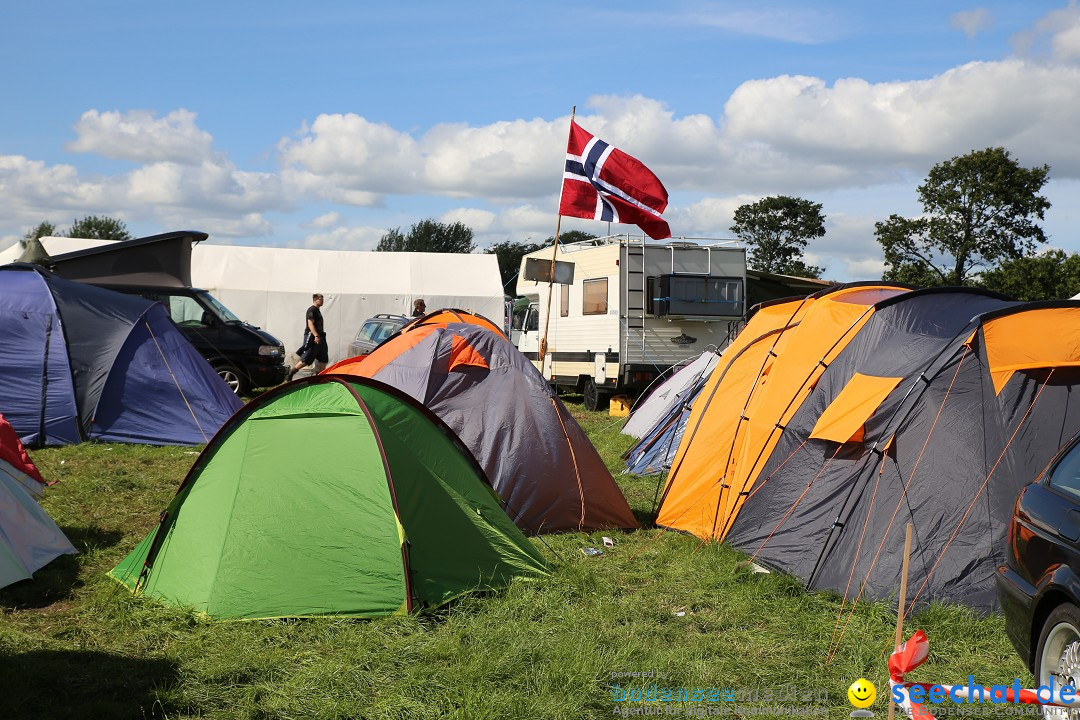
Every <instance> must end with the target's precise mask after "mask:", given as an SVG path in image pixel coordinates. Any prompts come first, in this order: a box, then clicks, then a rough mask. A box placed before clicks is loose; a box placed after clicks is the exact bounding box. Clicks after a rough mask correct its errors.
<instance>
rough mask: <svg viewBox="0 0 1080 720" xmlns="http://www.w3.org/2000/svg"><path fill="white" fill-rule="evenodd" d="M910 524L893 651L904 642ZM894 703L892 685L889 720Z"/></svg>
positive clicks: (905, 536)
mask: <svg viewBox="0 0 1080 720" xmlns="http://www.w3.org/2000/svg"><path fill="white" fill-rule="evenodd" d="M913 527H914V526H913V525H912V524H911V523H908V524H907V527H906V528H904V561H903V564H902V565H901V569H900V598H899V599H900V603H899V605H898V609H897V612H896V642H895V647H894V648H893V651H894V652H895V651H896V650H899V649H900V644H901V643H903V642H904V604H905V603H907V581H908V562H909V561H910V559H911V530H912V528H913ZM895 705H896V703H894V702H893V701H892V685H891V680H890V686H889V720H893V708H894V707H895Z"/></svg>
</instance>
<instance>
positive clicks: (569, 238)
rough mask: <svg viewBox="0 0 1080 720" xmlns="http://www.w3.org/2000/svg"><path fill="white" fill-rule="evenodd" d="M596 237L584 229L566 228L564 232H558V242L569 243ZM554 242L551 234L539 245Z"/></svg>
mask: <svg viewBox="0 0 1080 720" xmlns="http://www.w3.org/2000/svg"><path fill="white" fill-rule="evenodd" d="M596 238H597V236H596V235H593V234H592V233H589V232H585V231H584V230H567V231H566V232H560V233H559V244H560V245H569V244H570V243H576V242H583V241H585V240H595V239H596ZM554 242H555V236H554V235H551V236H549V237H548V238H547V240H544V242H543V243H542V244H541V245H540V247H551V245H552V244H554Z"/></svg>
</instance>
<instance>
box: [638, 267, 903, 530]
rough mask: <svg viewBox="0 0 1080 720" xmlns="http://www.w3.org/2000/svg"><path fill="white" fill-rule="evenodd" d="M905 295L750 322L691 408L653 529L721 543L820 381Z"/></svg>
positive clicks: (894, 290)
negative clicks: (877, 309)
mask: <svg viewBox="0 0 1080 720" xmlns="http://www.w3.org/2000/svg"><path fill="white" fill-rule="evenodd" d="M908 290H909V288H905V287H902V286H897V285H885V284H879V283H853V284H849V285H843V286H838V287H836V288H831V289H829V290H826V291H823V292H821V293H816V294H815V295H812V296H809V297H807V298H805V299H802V300H794V301H783V302H779V303H777V304H774V305H771V306H769V307H767V308H765V310H767V312H761V311H759V312H758V313H757V314H756V315H755V316H754V317H753V318H751V320H750V322H749V323H748V324H747V326H746V327H745V328H744V329H743V331H742V332H741V333H740V334H739V337H737V338H736V341H735V343H737V344H738V345H737V346H736V345H733V347H732V348H729V349H728V350H726V351H725V353H724V357H725V360H723V361H722V362H721V363H720V364H719V365H718V366H717V367H716V368H715V369H714V370H713V374H712V376H711V377H710V378H709V382H708V384H707V385H706V386H705V388H704V389H703V390H702V392H701V395H699V396H698V399H697V401H696V402H695V403H694V407H693V410H692V412H691V416H690V420H689V422H688V424H687V430H686V432H685V434H684V435H683V440H682V443H681V444H680V446H679V450H678V452H677V453H676V456H675V460H674V462H673V464H672V469H671V473H670V475H669V476H668V480H667V484H666V487H665V489H664V494H663V499H662V500H661V504H660V510H659V514H658V516H657V520H656V522H657V524H658V525H661V526H663V527H668V528H672V529H678V530H684V531H687V532H690V533H692V534H694V535H696V536H698V537H700V538H703V539H715V540H722V539H723V538H724V536H725V535H726V534H727V531H728V529H729V528H730V527H731V523H732V521H733V520H734V518H735V517H736V516H737V515H738V512H739V509H740V508H741V507H742V504H743V501H744V500H745V498H746V494H747V492H748V491H749V489H750V488H751V487H752V486H753V483H754V480H755V478H756V477H757V475H758V473H759V472H760V471H761V468H762V467H763V465H764V463H765V461H766V460H767V459H768V458H769V456H770V453H771V451H772V449H773V447H774V446H775V445H776V442H777V441H778V440H779V437H780V432H781V431H782V430H783V427H784V425H785V423H786V422H787V421H788V420H789V419H790V418H791V417H792V415H794V413H795V411H796V410H798V409H799V406H800V405H801V404H802V401H803V400H804V399H805V398H806V396H807V395H808V394H809V393H810V391H811V389H812V388H813V387H814V383H815V382H816V381H817V378H818V377H819V376H820V375H821V373H822V372H823V371H824V370H825V368H826V367H828V364H829V363H830V362H831V361H832V359H833V358H835V357H836V356H837V355H838V354H839V353H840V351H842V350H843V349H844V347H845V346H846V345H847V344H848V343H849V342H850V341H851V340H852V339H853V338H854V337H855V335H856V334H857V333H858V331H859V329H860V328H861V327H862V326H863V325H864V324H865V323H866V321H867V320H868V319H869V318H870V317H871V315H872V314H873V312H874V306H875V305H876V304H877V303H879V302H881V301H883V300H886V299H888V298H891V297H894V296H896V295H899V294H901V293H904V292H907V291H908Z"/></svg>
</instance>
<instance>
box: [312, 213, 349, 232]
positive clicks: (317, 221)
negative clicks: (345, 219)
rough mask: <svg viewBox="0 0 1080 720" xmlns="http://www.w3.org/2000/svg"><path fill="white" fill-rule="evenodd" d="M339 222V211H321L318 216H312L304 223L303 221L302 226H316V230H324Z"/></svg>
mask: <svg viewBox="0 0 1080 720" xmlns="http://www.w3.org/2000/svg"><path fill="white" fill-rule="evenodd" d="M341 223H342V217H341V213H339V212H328V213H323V214H322V215H319V216H318V217H315V218H312V219H311V220H309V221H307V222H306V223H303V226H304V227H310V228H316V229H318V230H326V229H327V228H332V227H335V226H337V225H340V224H341Z"/></svg>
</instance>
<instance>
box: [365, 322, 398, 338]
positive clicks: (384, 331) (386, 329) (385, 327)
mask: <svg viewBox="0 0 1080 720" xmlns="http://www.w3.org/2000/svg"><path fill="white" fill-rule="evenodd" d="M396 329H397V325H395V324H394V323H388V322H384V323H380V324H379V327H378V329H377V330H376V331H375V334H374V335H372V336H371V340H372V342H377V343H381V342H382V341H383V340H385V339H386V338H388V337H390V336H391V335H393V333H394V330H396Z"/></svg>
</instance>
